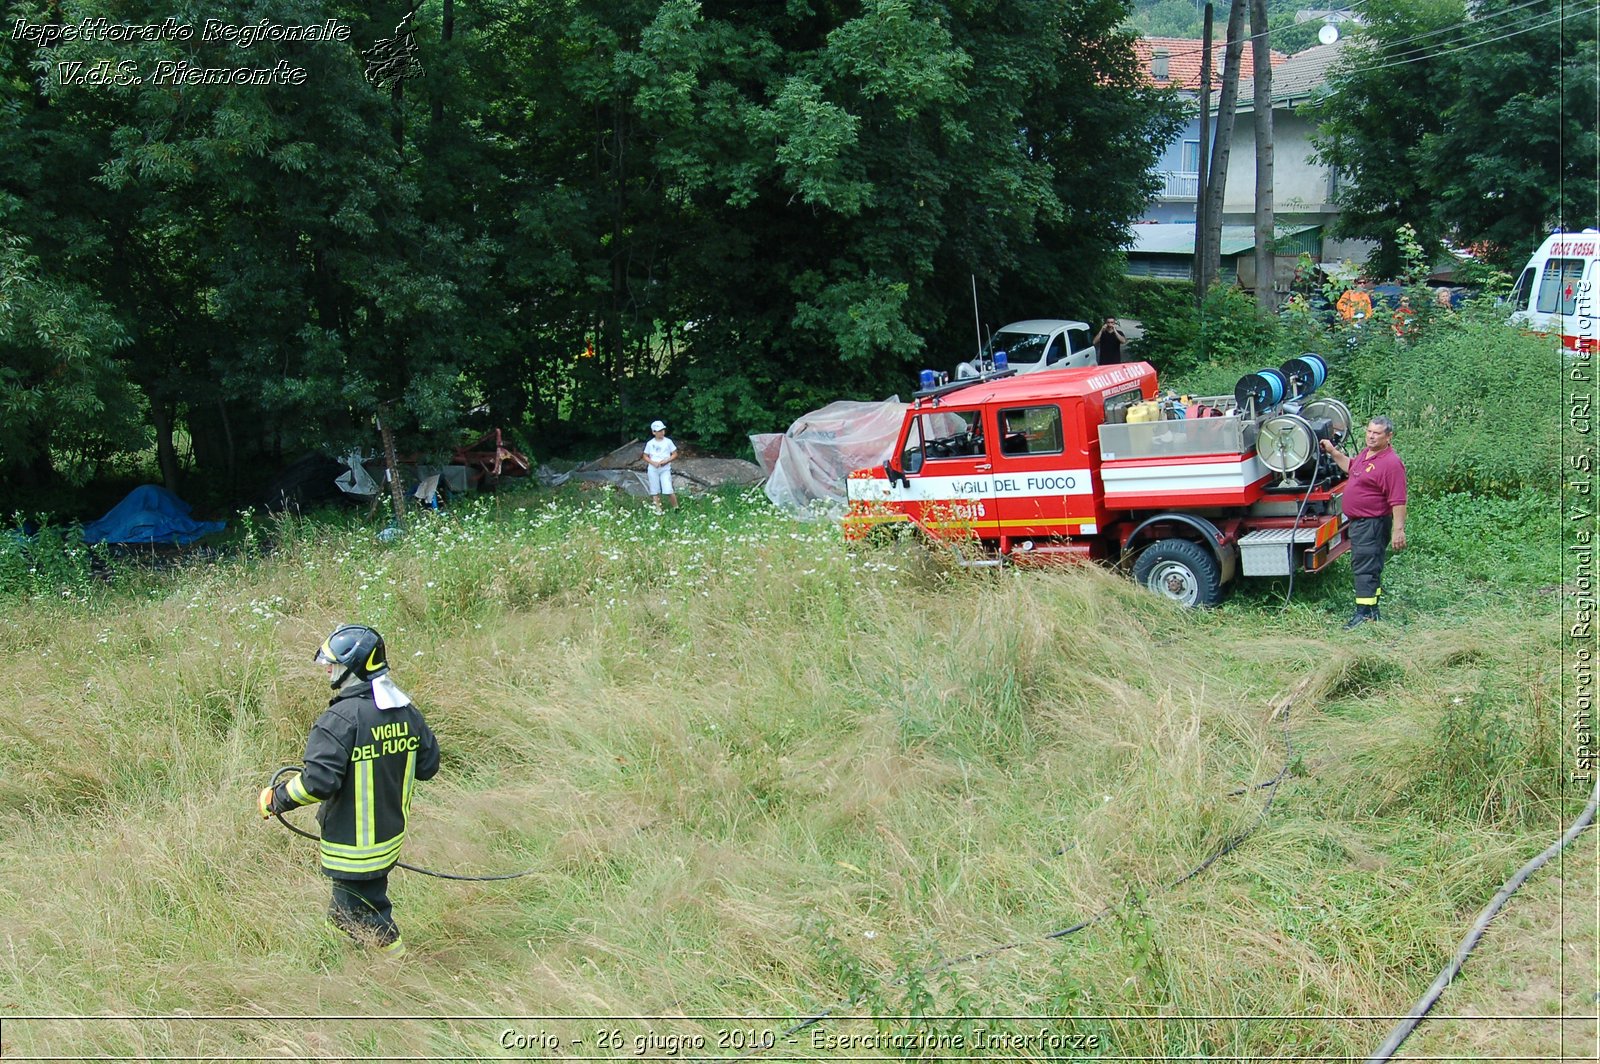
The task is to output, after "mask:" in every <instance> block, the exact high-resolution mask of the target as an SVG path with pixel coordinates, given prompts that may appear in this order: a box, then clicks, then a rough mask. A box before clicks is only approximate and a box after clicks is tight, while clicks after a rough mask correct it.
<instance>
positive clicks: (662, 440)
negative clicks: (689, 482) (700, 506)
mask: <svg viewBox="0 0 1600 1064" xmlns="http://www.w3.org/2000/svg"><path fill="white" fill-rule="evenodd" d="M676 457H678V445H677V444H675V443H673V442H672V441H671V440H669V439H667V426H666V423H665V422H661V421H652V422H650V440H649V442H647V443H646V444H645V445H644V460H645V462H646V463H648V464H649V467H650V468H649V469H646V470H645V475H646V476H647V478H648V479H649V482H650V503H651V505H653V506H654V507H655V508H656V513H660V512H661V496H663V495H665V496H666V497H667V498H669V499H671V500H672V508H673V509H674V510H676V509H677V508H678V495H677V493H676V492H674V491H673V490H672V460H673V459H674V458H676Z"/></svg>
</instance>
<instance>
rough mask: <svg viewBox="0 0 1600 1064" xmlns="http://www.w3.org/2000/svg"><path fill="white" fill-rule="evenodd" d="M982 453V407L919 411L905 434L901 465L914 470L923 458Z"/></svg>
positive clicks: (973, 456)
mask: <svg viewBox="0 0 1600 1064" xmlns="http://www.w3.org/2000/svg"><path fill="white" fill-rule="evenodd" d="M983 453H984V451H983V417H982V413H981V411H977V410H954V411H939V412H937V413H929V414H918V415H917V418H916V420H915V421H914V422H913V423H912V427H911V431H910V432H909V433H907V435H906V449H905V453H904V454H903V455H902V456H901V468H902V469H904V470H905V471H906V472H908V473H914V472H916V471H917V470H919V469H921V468H922V463H923V461H924V459H926V460H927V461H930V462H939V461H943V460H946V459H950V458H975V457H977V456H979V455H982V454H983Z"/></svg>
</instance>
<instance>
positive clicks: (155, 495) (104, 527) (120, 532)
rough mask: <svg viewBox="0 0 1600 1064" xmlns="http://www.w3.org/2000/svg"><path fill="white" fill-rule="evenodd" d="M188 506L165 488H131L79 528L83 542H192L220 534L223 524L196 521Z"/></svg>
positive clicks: (221, 522) (226, 525)
mask: <svg viewBox="0 0 1600 1064" xmlns="http://www.w3.org/2000/svg"><path fill="white" fill-rule="evenodd" d="M192 509H193V507H191V506H190V505H189V504H188V503H186V502H184V501H183V500H182V499H180V498H178V497H177V496H176V495H174V494H172V492H170V491H168V490H167V489H165V488H160V487H157V486H156V485H154V484H145V485H142V486H140V487H137V488H134V489H133V490H132V491H130V492H128V495H127V497H126V498H125V499H123V500H122V501H121V502H119V503H117V505H115V506H113V507H112V508H111V510H110V512H108V513H107V514H106V515H105V516H104V517H102V518H101V519H100V520H98V521H95V522H92V523H90V524H87V525H84V526H83V541H84V542H85V543H193V542H194V541H195V540H197V539H199V538H200V537H201V536H206V535H210V534H211V533H212V532H221V531H222V530H223V529H224V528H227V527H228V523H227V522H226V521H196V520H195V519H194V518H192V517H190V516H189V511H190V510H192Z"/></svg>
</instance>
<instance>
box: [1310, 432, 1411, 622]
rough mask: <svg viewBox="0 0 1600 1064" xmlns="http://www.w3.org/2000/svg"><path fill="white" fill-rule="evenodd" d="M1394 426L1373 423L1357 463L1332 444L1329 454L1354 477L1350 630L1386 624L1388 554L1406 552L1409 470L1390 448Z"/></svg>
mask: <svg viewBox="0 0 1600 1064" xmlns="http://www.w3.org/2000/svg"><path fill="white" fill-rule="evenodd" d="M1393 440H1394V422H1392V421H1390V420H1389V419H1388V418H1386V417H1382V416H1379V417H1375V418H1373V419H1372V420H1371V421H1369V422H1367V446H1366V449H1365V450H1363V451H1362V452H1361V453H1360V454H1358V455H1356V456H1355V457H1354V458H1351V457H1349V456H1348V455H1346V454H1344V453H1343V452H1341V451H1340V450H1339V449H1338V448H1336V447H1335V446H1334V445H1333V444H1332V443H1330V442H1328V441H1327V440H1323V441H1322V449H1323V450H1324V451H1326V452H1327V453H1328V454H1329V455H1330V456H1331V457H1332V458H1333V461H1334V463H1335V464H1336V465H1338V467H1339V468H1340V469H1342V470H1344V471H1345V472H1346V473H1348V474H1350V479H1349V481H1348V482H1347V483H1346V484H1345V486H1344V513H1345V516H1346V517H1348V518H1349V519H1350V524H1349V527H1348V529H1347V530H1346V531H1347V532H1348V533H1349V535H1350V571H1351V572H1352V573H1354V574H1355V578H1356V612H1355V616H1353V617H1351V618H1350V623H1348V624H1346V625H1345V628H1346V629H1350V628H1354V627H1356V626H1357V625H1360V624H1365V623H1366V622H1367V621H1376V620H1381V619H1382V618H1381V617H1379V615H1378V598H1379V597H1380V596H1381V595H1382V594H1383V560H1384V550H1385V548H1388V547H1392V548H1394V549H1395V550H1405V549H1406V466H1405V463H1404V462H1402V461H1400V456H1399V455H1398V454H1395V453H1394V448H1393V447H1392V446H1390V444H1391V442H1392V441H1393Z"/></svg>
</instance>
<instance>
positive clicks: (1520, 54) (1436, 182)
mask: <svg viewBox="0 0 1600 1064" xmlns="http://www.w3.org/2000/svg"><path fill="white" fill-rule="evenodd" d="M1367 18H1368V19H1369V22H1368V24H1367V25H1366V27H1364V29H1363V30H1362V31H1361V33H1360V35H1359V36H1357V37H1356V38H1355V39H1354V40H1353V41H1352V43H1351V45H1350V46H1349V47H1348V48H1347V49H1346V50H1345V52H1344V54H1343V56H1342V57H1341V60H1340V63H1339V66H1338V68H1337V69H1336V71H1335V73H1334V74H1333V76H1332V77H1331V78H1330V81H1329V90H1330V92H1329V95H1328V96H1327V97H1326V98H1325V99H1324V100H1323V102H1322V103H1321V104H1320V106H1319V108H1318V111H1317V113H1318V115H1319V117H1320V119H1321V125H1320V129H1319V132H1318V135H1317V138H1316V143H1317V148H1318V153H1319V155H1320V157H1321V158H1322V159H1323V161H1325V162H1327V163H1328V164H1329V165H1330V166H1332V167H1334V168H1335V169H1336V170H1337V171H1338V172H1339V173H1340V175H1341V178H1342V183H1341V186H1340V189H1339V191H1338V194H1337V196H1338V201H1339V205H1340V209H1341V216H1340V223H1339V225H1340V229H1341V231H1342V232H1343V233H1344V234H1345V235H1348V236H1355V237H1365V238H1367V239H1371V240H1376V241H1378V242H1379V244H1380V248H1379V252H1378V261H1377V266H1378V267H1379V269H1381V270H1383V271H1384V272H1393V271H1394V270H1395V269H1396V268H1397V267H1398V265H1399V261H1398V249H1397V247H1396V245H1395V241H1394V235H1395V232H1396V231H1397V229H1398V228H1399V226H1400V225H1402V224H1404V223H1410V224H1411V225H1412V226H1413V227H1414V228H1415V229H1416V231H1417V233H1418V236H1419V237H1420V238H1421V240H1422V242H1423V246H1424V248H1425V250H1428V251H1430V252H1431V251H1436V250H1437V249H1438V247H1439V246H1440V244H1441V242H1442V241H1444V240H1455V241H1458V242H1461V243H1467V244H1482V245H1485V246H1486V247H1487V248H1488V249H1489V251H1490V254H1491V255H1492V256H1494V257H1496V258H1497V259H1499V260H1500V261H1501V262H1502V263H1512V264H1514V263H1516V262H1518V261H1520V258H1521V257H1522V256H1524V255H1526V253H1527V251H1528V249H1529V248H1530V247H1531V246H1532V245H1533V244H1536V243H1537V242H1538V241H1539V239H1540V238H1541V237H1542V236H1543V235H1545V234H1546V233H1548V232H1549V230H1550V229H1551V228H1552V227H1554V226H1556V225H1558V224H1564V225H1566V226H1568V227H1569V228H1571V227H1578V226H1586V225H1593V224H1595V220H1596V219H1595V203H1596V145H1595V124H1594V116H1595V111H1596V107H1595V94H1596V88H1597V86H1596V82H1597V80H1600V78H1597V75H1596V70H1597V69H1600V58H1597V55H1596V33H1595V20H1594V18H1593V17H1592V12H1591V13H1589V14H1584V13H1583V12H1580V11H1578V10H1575V9H1574V10H1571V11H1568V10H1567V6H1566V5H1563V4H1561V3H1560V2H1559V0H1533V2H1532V3H1529V2H1527V0H1479V2H1474V3H1471V4H1468V3H1466V2H1465V0H1394V2H1392V3H1388V4H1384V5H1381V6H1378V5H1374V6H1372V7H1371V8H1369V9H1368V10H1367Z"/></svg>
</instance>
